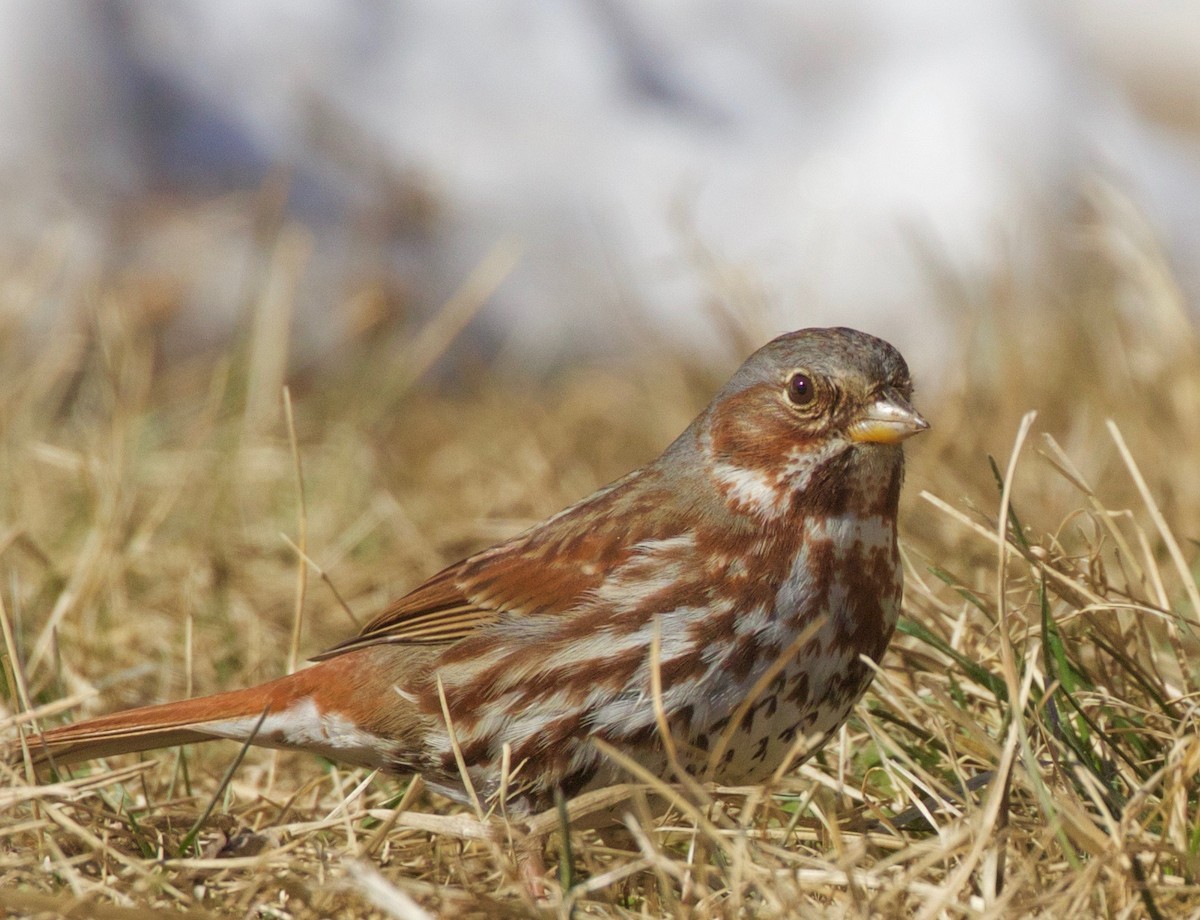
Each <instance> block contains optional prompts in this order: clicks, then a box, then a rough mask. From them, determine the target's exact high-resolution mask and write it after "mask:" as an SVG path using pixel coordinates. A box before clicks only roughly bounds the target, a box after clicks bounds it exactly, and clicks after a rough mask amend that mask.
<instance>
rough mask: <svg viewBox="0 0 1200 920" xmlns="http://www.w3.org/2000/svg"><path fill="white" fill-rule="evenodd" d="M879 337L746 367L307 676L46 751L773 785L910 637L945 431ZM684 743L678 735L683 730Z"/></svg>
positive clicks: (517, 786)
mask: <svg viewBox="0 0 1200 920" xmlns="http://www.w3.org/2000/svg"><path fill="white" fill-rule="evenodd" d="M912 389H913V388H912V381H911V379H910V374H909V371H908V367H907V365H906V364H905V361H904V359H903V357H902V356H901V355H900V353H899V352H898V351H897V350H896V349H895V348H894V347H892V346H891V345H890V344H888V343H887V342H885V341H883V340H882V339H879V338H876V337H874V336H871V335H868V334H866V333H863V332H859V331H856V330H853V329H848V328H832V329H818V328H813V329H802V330H799V331H796V332H791V333H788V334H785V335H782V336H780V337H778V338H776V339H774V340H773V341H771V342H769V343H768V344H766V345H764V346H763V347H762V348H760V349H759V350H758V351H756V352H755V353H754V354H752V355H751V356H750V357H749V358H748V359H747V360H746V361H745V363H744V364H742V366H741V367H740V368H739V369H738V371H737V372H736V373H735V374H734V375H733V377H732V378H731V379H730V380H729V382H728V383H727V384H726V385H725V386H724V387H723V388H721V389H720V390H719V391H718V392H717V394H716V395H715V397H714V398H713V400H712V402H711V403H710V404H709V405H708V406H707V407H706V408H705V409H704V410H703V411H702V412H701V413H700V414H699V415H698V416H697V417H696V419H695V420H694V421H693V422H692V423H691V424H690V425H689V426H688V427H687V429H686V430H685V431H684V432H683V433H682V434H681V435H680V436H679V437H678V438H677V439H676V440H675V441H674V442H672V443H671V444H670V445H669V446H668V447H667V448H666V450H665V451H664V452H663V453H662V454H661V455H660V456H659V457H658V458H657V459H655V460H653V461H652V462H650V463H649V464H647V465H645V466H643V467H641V468H639V469H637V470H635V471H633V472H631V473H629V474H628V475H626V476H624V477H623V478H621V479H618V480H616V481H615V482H613V483H611V484H609V485H607V486H604V487H603V488H601V489H599V490H598V491H597V492H595V493H593V494H592V495H589V496H587V497H586V498H584V499H582V500H581V501H579V502H577V503H576V504H574V505H572V506H570V507H568V508H567V509H566V510H564V511H561V512H559V513H557V514H555V515H553V516H552V517H550V518H548V519H546V520H545V521H543V522H541V523H539V524H537V525H535V526H533V527H532V528H530V529H528V530H526V531H525V532H523V533H521V534H519V535H517V536H514V537H512V538H511V539H508V540H506V541H503V542H501V543H499V544H497V545H495V546H492V547H491V548H488V549H484V550H482V551H481V552H478V553H475V554H474V555H471V556H469V557H467V558H465V559H463V560H462V561H460V562H457V563H455V564H453V565H450V566H448V567H447V568H445V569H443V570H442V571H440V572H438V573H437V574H435V575H433V576H432V577H431V578H430V579H429V580H427V581H425V582H424V583H423V584H420V585H419V586H418V587H416V588H415V589H414V590H412V591H410V592H409V593H407V594H405V595H404V596H402V597H400V598H399V599H398V600H396V601H394V602H393V603H391V604H390V605H388V606H387V607H386V608H385V609H383V610H382V611H381V612H380V613H379V614H378V615H377V616H376V617H375V618H374V619H373V620H372V621H371V622H369V623H368V624H367V625H366V626H365V627H364V628H363V629H362V631H361V632H360V633H359V634H358V635H356V636H354V637H352V638H350V639H348V640H346V641H344V642H342V643H341V644H339V645H336V646H334V647H333V648H331V649H329V650H328V651H326V652H324V653H322V654H319V655H317V656H315V657H314V659H313V661H314V663H313V664H312V665H311V666H309V667H306V668H303V669H301V670H298V671H296V672H294V673H292V674H290V675H287V676H284V677H281V678H278V679H276V680H272V681H269V682H267V683H263V684H260V685H258V686H253V687H250V688H247V689H237V690H231V691H227V692H223V693H218V694H216V695H213V696H207V697H202V698H198V699H191V700H185V701H180V702H170V703H164V704H159V705H152V706H147V707H143V708H138V709H132V710H127V711H124V712H118V713H116V714H114V715H107V716H101V717H98V718H93V719H89V720H86V721H81V722H78V723H76V724H70V725H65V726H62V727H57V728H52V729H49V730H47V731H45V732H43V733H42V734H32V735H30V736H28V737H27V738H26V739H25V740H24V746H23V747H22V746H21V745H19V744H18V743H17V742H12V743H10V745H9V750H8V759H9V761H10V762H14V761H18V760H20V759H21V758H22V757H23V756H24V755H23V754H22V751H27V752H28V756H30V757H31V758H32V761H33V762H34V763H35V764H52V765H53V766H55V767H59V766H62V765H65V764H69V763H72V762H77V761H81V760H86V759H92V758H100V757H109V756H112V755H118V754H126V753H132V752H137V751H144V750H149V749H155V748H163V747H173V746H175V745H180V744H189V743H194V742H200V741H208V740H211V739H220V738H226V739H235V740H239V741H242V742H246V741H247V740H249V741H250V742H251V743H253V744H257V745H262V746H267V747H274V748H284V749H298V750H303V751H309V752H313V753H316V754H319V755H323V756H325V757H327V758H331V759H333V760H336V761H342V762H346V763H349V764H353V765H358V766H363V767H369V768H374V769H380V770H383V771H386V772H391V773H397V774H411V773H417V774H420V775H421V776H422V777H423V779H424V781H425V783H426V784H427V785H428V786H429V787H430V788H432V789H433V790H434V791H436V792H440V793H442V794H444V795H446V796H448V797H450V798H451V799H455V800H458V801H460V802H467V803H469V802H471V801H472V800H473V799H474V800H475V801H476V802H478V801H480V800H490V801H494V800H496V798H497V797H498V796H500V795H502V794H503V795H504V797H505V799H506V808H507V809H509V810H510V811H511V812H512V813H513V814H516V815H520V814H532V813H536V812H538V811H540V810H543V809H545V808H547V807H550V806H552V805H553V803H554V802H555V800H556V796H557V795H559V794H561V795H564V796H572V795H576V794H578V793H580V792H583V791H586V790H589V789H592V788H596V787H598V786H601V785H605V784H609V783H613V782H619V781H621V780H622V779H623V778H625V775H624V774H623V773H622V771H621V768H620V767H619V766H618V765H617V764H616V763H614V759H613V758H611V757H606V756H605V754H604V751H603V745H598V744H596V743H594V742H595V740H596V739H599V740H601V741H603V742H604V743H605V744H607V745H608V746H610V747H611V748H613V749H616V750H619V751H621V752H622V753H624V754H626V755H628V756H629V757H630V758H632V759H633V760H635V761H636V762H638V763H640V764H641V765H642V766H644V767H646V768H647V769H649V770H651V771H653V772H657V773H659V774H660V775H664V776H667V774H668V772H669V769H670V767H671V764H672V763H676V764H677V765H679V766H680V767H681V768H682V769H685V770H687V771H688V772H690V773H695V774H703V775H706V776H710V777H711V778H714V779H716V780H719V781H721V782H723V783H726V784H739V785H742V784H752V783H759V782H762V781H764V780H765V779H767V778H769V777H770V776H771V775H772V773H773V771H775V770H776V769H777V768H779V766H780V764H781V763H783V762H784V761H785V759H787V758H794V759H795V761H796V762H797V763H798V762H799V761H801V760H803V759H804V758H805V757H807V756H809V755H811V754H812V753H813V752H814V751H816V750H817V749H818V748H819V747H820V745H821V744H822V743H824V741H825V740H826V739H828V737H829V736H830V735H831V734H832V733H833V732H834V731H836V730H837V729H838V728H839V727H840V726H841V725H842V723H843V722H844V721H845V720H846V718H847V717H848V715H849V713H850V711H851V708H852V707H853V706H854V704H855V703H856V701H857V700H858V699H859V697H860V696H861V695H862V693H863V692H864V691H865V689H866V687H867V686H868V684H869V683H870V680H871V678H872V675H873V673H874V671H873V669H872V668H871V666H870V665H869V664H868V661H874V662H878V661H879V660H880V659H881V657H882V656H883V654H884V651H885V650H886V648H887V646H888V642H889V640H890V638H891V635H892V632H893V630H894V627H895V625H896V621H897V617H898V614H899V611H900V605H901V598H902V592H903V572H902V567H901V560H900V553H899V548H898V543H897V527H896V518H897V512H898V503H899V497H900V490H901V483H902V480H903V475H904V454H903V446H902V445H903V442H904V441H905V440H906V439H907V438H909V437H910V436H912V435H915V434H917V433H919V432H922V431H924V430H926V429H927V428H928V427H929V425H928V423H927V422H926V421H925V419H924V418H923V417H922V416H921V414H920V413H919V412H918V411H917V410H916V409H915V408H914V407H913V404H912ZM668 735H669V738H668V737H667V736H668Z"/></svg>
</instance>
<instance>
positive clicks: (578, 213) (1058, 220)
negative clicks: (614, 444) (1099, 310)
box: [0, 0, 1200, 386]
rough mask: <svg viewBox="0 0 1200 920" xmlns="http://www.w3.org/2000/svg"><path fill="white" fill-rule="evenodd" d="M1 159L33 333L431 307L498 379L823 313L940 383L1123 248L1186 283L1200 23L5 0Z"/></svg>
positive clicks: (848, 9) (750, 0)
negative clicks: (977, 340) (90, 313)
mask: <svg viewBox="0 0 1200 920" xmlns="http://www.w3.org/2000/svg"><path fill="white" fill-rule="evenodd" d="M0 167H2V168H0V177H2V178H0V181H2V182H3V192H2V195H0V207H2V208H3V214H2V216H0V323H2V324H3V326H4V329H5V331H6V332H9V333H11V332H14V331H17V332H19V333H20V335H22V336H28V337H29V338H30V340H32V341H38V340H39V339H41V340H46V339H47V337H50V339H51V340H53V339H54V338H55V337H59V336H62V335H64V334H69V333H70V331H71V330H72V329H75V328H76V327H77V324H78V322H79V316H80V315H81V313H83V314H86V312H87V310H88V303H89V300H94V299H95V297H96V296H97V292H98V291H101V290H105V291H114V290H115V291H117V292H118V294H119V299H120V301H121V303H122V304H123V305H124V308H125V309H127V310H128V311H130V312H131V314H136V317H137V319H138V321H139V322H145V323H147V324H149V325H150V326H151V327H152V328H153V330H154V335H155V336H156V337H157V339H158V341H159V342H160V345H161V348H162V354H164V355H166V356H175V355H182V354H194V353H196V352H201V351H204V350H206V349H219V348H221V347H223V346H224V345H225V344H227V343H228V342H229V341H230V339H231V338H233V337H236V336H237V335H238V334H239V332H240V331H244V330H245V329H246V328H247V327H248V326H250V325H253V324H254V323H260V324H262V323H265V324H266V329H267V330H268V332H269V335H270V336H271V337H272V338H275V339H277V340H278V341H280V342H286V343H287V344H286V348H285V351H286V352H287V353H288V358H287V360H288V361H290V363H291V366H292V367H293V369H294V368H297V367H303V368H311V367H320V366H323V365H327V364H329V363H331V362H337V361H338V360H339V359H341V358H344V357H345V356H346V354H348V353H352V352H348V351H347V348H348V347H349V346H354V345H355V344H357V343H361V342H362V341H363V340H366V339H372V340H373V339H379V338H381V337H382V338H383V339H386V338H387V337H388V336H392V335H396V334H408V333H411V332H412V330H414V329H418V328H421V327H422V326H423V324H425V323H426V322H427V321H429V319H430V318H431V317H435V316H437V315H438V314H439V312H440V311H443V310H445V309H447V304H450V305H451V306H452V307H454V309H455V310H456V312H455V315H454V316H453V317H451V318H450V319H449V320H447V321H446V323H445V326H446V330H443V334H444V336H445V337H447V338H448V337H449V336H450V335H456V333H457V331H458V330H459V328H460V327H466V328H467V332H466V334H465V335H461V336H457V335H456V342H455V345H454V346H453V348H451V349H450V353H451V354H452V355H457V356H458V357H459V358H460V359H461V358H463V357H464V356H469V357H470V358H471V359H482V360H483V361H485V362H486V363H487V364H488V366H490V367H493V368H500V369H503V368H504V367H506V366H507V367H519V368H521V369H522V370H528V369H534V370H537V369H543V368H553V367H555V366H559V365H561V364H562V363H563V362H565V361H568V360H570V359H573V358H575V357H576V356H578V355H579V354H580V353H592V354H596V353H607V354H615V355H621V354H625V353H627V352H629V351H632V350H636V349H639V348H643V347H644V346H645V343H646V342H647V341H654V342H657V341H660V340H661V337H665V339H666V340H667V341H668V342H669V343H670V344H671V345H673V346H675V347H676V348H678V349H680V350H681V351H682V352H683V353H685V354H691V355H694V356H696V357H698V358H700V359H704V358H705V357H708V356H712V355H714V354H717V353H720V354H721V355H722V356H725V357H729V356H732V357H734V358H740V357H742V356H744V353H745V350H746V349H747V348H748V347H750V346H751V345H757V344H760V343H761V342H762V341H764V340H765V339H766V338H767V337H769V336H770V335H773V334H776V333H778V332H781V331H785V330H788V329H792V328H796V327H800V326H804V325H812V324H829V323H845V324H849V325H855V326H860V327H863V328H866V329H869V330H871V331H873V332H875V333H877V334H880V335H882V336H884V337H886V338H889V339H891V340H893V341H894V342H895V343H896V344H897V345H898V346H899V347H900V348H901V349H902V350H903V351H904V352H905V353H906V354H907V355H908V356H909V357H910V360H911V362H912V363H913V364H914V365H915V367H916V370H917V372H918V374H919V375H920V376H921V377H922V378H924V379H925V380H926V381H931V382H932V383H933V385H935V386H936V384H937V380H938V379H939V377H940V375H942V374H943V373H944V370H945V367H946V366H947V364H948V363H950V360H951V359H950V358H948V355H952V354H953V353H954V352H953V351H952V350H951V351H948V349H953V348H954V347H955V345H956V343H957V342H958V341H959V339H960V338H961V334H962V333H961V329H963V328H964V324H963V319H964V317H965V318H966V320H967V321H966V324H965V328H967V329H968V330H969V329H970V328H972V323H971V317H972V315H973V313H972V311H978V310H979V309H980V308H981V306H982V305H984V304H987V305H989V308H991V307H994V306H995V305H996V304H997V303H999V304H1000V305H1001V306H1002V307H1005V308H1012V309H1014V310H1016V309H1018V308H1020V310H1021V311H1022V312H1021V315H1022V316H1023V317H1024V319H1023V320H1022V322H1023V323H1034V324H1036V323H1038V322H1053V321H1055V319H1054V317H1055V316H1056V315H1057V314H1056V312H1055V310H1056V309H1061V304H1062V303H1063V302H1064V301H1072V302H1077V298H1075V296H1074V295H1075V292H1077V291H1078V290H1079V283H1080V278H1081V277H1086V276H1087V275H1088V274H1089V273H1092V272H1093V271H1095V270H1097V263H1098V260H1099V262H1100V263H1105V262H1111V261H1112V259H1113V258H1119V253H1120V252H1121V251H1122V250H1123V248H1127V247H1128V246H1129V245H1137V246H1141V245H1143V244H1144V242H1145V240H1153V241H1154V245H1155V246H1161V248H1162V252H1163V254H1164V257H1165V258H1166V259H1168V260H1169V261H1170V262H1171V263H1172V264H1173V267H1174V276H1175V277H1176V278H1177V279H1178V282H1179V284H1180V285H1181V287H1182V291H1183V296H1184V298H1185V299H1188V298H1190V297H1191V296H1192V295H1193V294H1194V293H1195V292H1196V291H1197V290H1200V270H1198V267H1197V266H1198V265H1200V260H1198V259H1196V257H1195V256H1196V253H1197V252H1198V251H1200V208H1198V207H1197V206H1196V202H1197V201H1200V9H1198V8H1197V6H1196V4H1195V3H1194V2H1191V0H1168V2H1164V3H1159V4H1153V5H1150V6H1145V5H1139V6H1138V7H1137V8H1136V9H1134V8H1133V7H1132V6H1131V5H1129V4H1126V3H1121V2H1118V0H1055V2H1050V3H1045V2H1042V3H1033V2H1021V0H977V2H972V3H970V4H961V3H957V2H954V0H840V2H828V0H691V2H678V0H636V2H635V0H553V2H551V0H491V2H488V3H482V4H481V3H475V2H469V0H404V2H385V0H286V2H285V0H259V2H255V3H245V2H242V0H170V2H162V3H151V2H139V0H97V2H92V3H86V4H83V3H77V2H73V0H0ZM1114 212H1119V213H1120V214H1121V215H1122V219H1121V220H1120V221H1114V220H1112V214H1113V213H1114ZM1114 226H1119V227H1120V228H1121V229H1120V230H1119V231H1118V230H1113V228H1114ZM1131 226H1132V227H1136V228H1137V230H1136V233H1135V235H1140V241H1138V242H1136V243H1135V244H1130V243H1129V242H1128V241H1126V240H1124V239H1115V240H1114V239H1113V238H1112V236H1113V234H1114V233H1117V234H1118V235H1120V234H1125V233H1127V232H1129V230H1128V228H1129V227H1131ZM1114 253H1115V254H1117V255H1114ZM1055 304H1058V305H1059V307H1058V308H1055V307H1054V305H1055ZM264 305H265V306H264ZM264 310H265V313H264ZM1001 315H1003V314H1001ZM264 316H265V317H266V318H265V319H264V318H263V317H264ZM991 321H992V322H994V320H991ZM956 329H957V330H960V331H959V332H955V330H956ZM447 330H448V331H447ZM398 331H399V332H398ZM648 332H649V333H652V335H650V336H647V333H648ZM968 334H969V333H968Z"/></svg>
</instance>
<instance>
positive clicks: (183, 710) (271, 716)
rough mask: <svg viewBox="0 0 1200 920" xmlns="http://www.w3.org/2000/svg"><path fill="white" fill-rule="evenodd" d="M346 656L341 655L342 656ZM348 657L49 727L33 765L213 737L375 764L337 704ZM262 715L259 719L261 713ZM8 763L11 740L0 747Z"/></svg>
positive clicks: (368, 745) (364, 738)
mask: <svg viewBox="0 0 1200 920" xmlns="http://www.w3.org/2000/svg"><path fill="white" fill-rule="evenodd" d="M347 657H348V656H347ZM348 663H349V662H347V661H345V660H342V659H335V660H332V661H328V662H324V663H322V664H319V665H317V666H315V667H312V668H307V669H305V670H303V671H298V672H297V673H295V674H292V675H290V676H288V677H281V678H279V679H278V680H273V681H270V682H268V683H265V684H260V685H259V686H257V687H250V688H249V689H246V690H233V691H231V692H228V693H218V694H216V695H215V696H206V697H201V698H199V699H194V700H184V701H182V702H177V703H164V704H162V705H159V706H146V707H144V708H142V709H130V710H128V711H126V712H118V713H116V714H114V715H110V716H101V717H100V718H97V719H89V720H87V721H84V722H77V723H75V724H74V725H64V726H63V727H62V728H54V729H51V730H50V731H48V732H46V733H45V734H42V735H31V736H29V737H28V738H27V739H26V743H27V745H28V747H29V750H30V753H31V755H32V756H33V760H34V762H35V763H39V764H40V763H54V764H68V763H73V762H75V761H80V760H88V759H91V758H94V757H108V756H111V755H114V754H131V753H134V752H137V751H148V750H153V749H155V748H164V747H173V746H174V745H177V744H190V743H193V742H196V741H210V740H212V739H215V738H230V739H233V740H237V741H243V742H244V741H246V739H248V738H252V743H254V744H257V745H261V746H264V747H279V748H295V749H299V750H307V751H313V752H315V753H319V754H323V755H326V756H329V757H332V758H334V759H339V760H345V761H348V762H350V763H356V764H361V765H365V766H380V765H381V764H382V763H383V753H382V746H381V742H380V740H379V739H377V738H376V737H375V736H374V735H373V733H372V732H371V730H370V728H369V727H367V726H362V725H361V721H362V720H361V719H359V718H356V717H355V715H354V714H353V712H352V711H351V710H352V708H353V707H348V706H343V705H341V701H340V700H339V698H338V697H339V694H338V692H337V691H338V690H339V689H340V688H343V687H344V686H345V684H346V681H345V680H344V678H343V674H342V672H343V671H344V670H345V666H346V665H347V664H348ZM264 715H265V718H263V717H264ZM4 753H5V754H6V755H7V759H8V761H9V762H11V763H17V762H20V761H21V759H22V757H23V755H22V753H21V750H20V746H19V745H18V744H15V743H14V744H10V745H9V746H8V748H7V750H6V751H5V752H4Z"/></svg>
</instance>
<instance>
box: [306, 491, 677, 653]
mask: <svg viewBox="0 0 1200 920" xmlns="http://www.w3.org/2000/svg"><path fill="white" fill-rule="evenodd" d="M645 480H646V476H645V473H644V471H639V472H638V473H633V474H630V475H629V476H627V477H625V479H622V480H618V481H617V482H616V483H613V484H612V485H610V486H608V487H607V488H605V489H602V490H601V491H599V492H596V493H594V494H593V495H591V496H589V497H588V498H585V499H584V500H583V501H581V502H579V503H578V504H576V505H574V506H572V507H571V508H568V509H567V510H566V511H562V512H560V513H559V514H557V515H555V516H554V517H551V518H549V519H548V520H546V521H544V522H542V523H541V524H539V525H537V526H536V527H534V528H533V529H531V530H528V531H526V532H525V533H523V534H521V535H519V536H517V537H514V538H513V539H511V540H509V541H507V542H505V543H501V544H499V545H497V546H493V547H492V548H490V549H486V550H484V551H483V552H481V553H478V554H476V555H474V556H471V557H469V558H467V559H464V560H462V561H461V562H458V563H455V564H454V565H452V566H450V567H449V568H446V569H443V570H442V571H441V572H439V573H438V574H436V575H434V576H433V577H432V578H430V579H429V580H428V581H426V582H425V583H424V584H422V585H420V586H419V587H417V588H416V589H414V590H413V591H411V592H409V593H408V594H406V595H404V596H403V597H401V598H399V599H398V600H395V601H393V602H392V603H391V604H390V605H388V607H386V608H385V609H384V610H383V611H382V612H381V613H380V614H379V615H378V616H376V617H375V619H373V620H372V621H371V622H369V623H368V624H367V625H366V626H365V627H363V630H362V632H361V633H359V634H358V635H357V636H355V637H354V638H352V639H348V640H346V641H345V642H342V643H340V644H339V645H336V646H334V647H333V648H331V649H329V650H328V651H327V652H324V653H322V654H320V655H317V656H316V657H315V658H314V660H316V661H320V660H322V659H325V658H331V657H333V656H335V655H340V654H342V653H344V652H348V651H351V650H352V649H358V648H363V647H365V646H369V645H379V644H407V643H434V642H453V641H456V640H459V639H464V638H466V637H467V636H470V635H472V634H473V633H474V632H475V631H476V630H478V629H480V628H482V627H485V626H488V625H491V624H493V623H495V622H497V621H498V620H499V619H500V618H501V616H503V615H506V614H510V615H518V616H528V615H533V614H541V613H567V612H569V611H570V610H572V609H574V607H575V606H576V605H577V603H578V601H579V600H580V599H581V598H583V597H584V596H586V595H587V594H588V593H589V592H593V591H595V590H596V589H597V588H598V587H599V586H600V584H601V583H602V582H603V581H604V579H605V576H606V573H607V572H610V571H612V570H613V569H614V568H617V567H619V566H620V565H621V564H622V563H623V562H625V561H626V560H627V559H628V558H629V556H630V555H631V554H632V553H633V552H634V551H635V550H636V547H637V545H638V544H639V543H640V542H642V541H644V540H655V539H662V538H664V537H670V536H672V535H673V528H674V527H675V522H674V521H673V519H672V516H671V515H670V514H666V513H663V509H664V507H666V506H667V505H669V499H670V496H669V495H667V494H665V492H664V491H663V490H661V489H658V488H655V487H654V486H653V484H652V483H647V482H646V481H645Z"/></svg>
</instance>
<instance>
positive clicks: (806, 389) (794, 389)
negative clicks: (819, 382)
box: [787, 374, 817, 406]
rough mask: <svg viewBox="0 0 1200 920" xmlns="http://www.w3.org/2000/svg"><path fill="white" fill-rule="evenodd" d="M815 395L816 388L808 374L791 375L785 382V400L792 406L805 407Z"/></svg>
mask: <svg viewBox="0 0 1200 920" xmlns="http://www.w3.org/2000/svg"><path fill="white" fill-rule="evenodd" d="M816 395H817V388H816V386H814V385H813V380H812V378H811V377H809V376H808V374H792V376H791V377H789V378H788V382H787V398H788V400H790V401H791V403H792V405H793V406H807V405H808V404H809V403H811V402H812V401H813V399H814V398H815V397H816Z"/></svg>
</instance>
